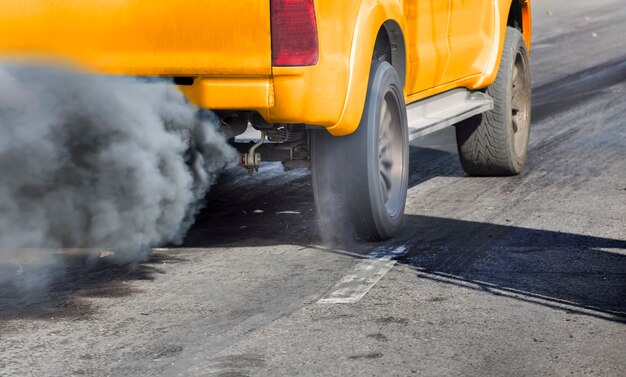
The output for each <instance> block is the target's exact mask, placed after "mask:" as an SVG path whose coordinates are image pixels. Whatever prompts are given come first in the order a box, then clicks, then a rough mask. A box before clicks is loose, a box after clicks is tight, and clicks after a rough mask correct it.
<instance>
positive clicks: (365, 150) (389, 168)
mask: <svg viewBox="0 0 626 377" xmlns="http://www.w3.org/2000/svg"><path fill="white" fill-rule="evenodd" d="M311 169H312V176H313V192H314V195H315V202H316V204H317V210H318V214H319V216H320V219H321V222H322V225H323V231H324V232H328V231H330V232H336V234H337V235H342V234H343V235H345V234H346V233H348V234H349V235H350V236H356V237H357V238H360V239H365V240H369V241H377V240H384V239H388V238H390V237H392V236H393V234H394V233H395V232H396V231H397V230H398V228H399V226H400V223H401V221H402V217H403V214H404V205H405V201H406V192H407V187H408V128H407V117H406V108H405V104H404V95H403V88H402V82H401V80H400V77H399V76H398V73H397V72H396V70H395V69H394V68H393V67H392V66H391V65H390V64H389V63H387V62H381V61H377V60H375V61H373V62H372V68H371V72H370V77H369V86H368V90H367V98H366V102H365V108H364V110H363V116H362V118H361V122H360V124H359V127H358V129H357V130H356V132H354V133H353V134H351V135H347V136H337V137H335V136H332V135H330V134H329V133H328V132H327V131H326V130H316V131H313V132H312V137H311Z"/></svg>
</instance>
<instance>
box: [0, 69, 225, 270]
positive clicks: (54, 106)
mask: <svg viewBox="0 0 626 377" xmlns="http://www.w3.org/2000/svg"><path fill="white" fill-rule="evenodd" d="M196 113H197V109H196V108H194V107H193V106H191V105H189V104H188V103H187V102H186V100H185V99H184V97H183V95H182V94H181V93H180V92H179V91H178V90H177V89H176V88H175V87H174V86H173V85H171V84H167V83H141V82H137V81H134V80H130V79H120V78H114V79H112V78H107V77H99V76H87V75H80V74H72V73H68V72H65V71H59V70H50V69H42V68H23V67H13V66H4V67H0V262H2V259H4V260H5V262H6V260H7V259H10V258H13V257H15V256H16V255H17V254H18V253H19V250H22V249H25V248H28V249H32V248H37V249H47V250H50V249H56V248H64V247H72V248H93V249H108V250H114V251H115V255H116V256H117V257H118V258H121V259H122V260H133V259H136V258H138V257H140V256H141V255H142V254H143V253H144V252H145V251H146V250H147V249H148V248H150V247H152V246H155V245H160V244H164V243H169V242H179V241H181V240H182V237H183V236H184V234H185V232H186V231H187V229H188V228H189V226H190V225H191V224H192V222H193V216H194V215H195V213H196V212H197V211H198V209H199V208H200V206H201V203H202V199H203V198H204V196H205V194H206V192H207V191H208V189H209V187H210V186H211V184H213V183H214V181H215V180H216V178H217V174H218V173H219V172H220V170H221V169H223V168H224V167H225V166H227V165H229V164H231V163H233V162H235V161H236V160H237V154H236V152H235V151H234V150H233V149H232V148H231V147H230V146H229V145H228V144H227V142H226V140H225V138H224V137H223V136H222V135H221V133H220V132H219V131H218V129H217V128H216V127H217V126H216V124H217V122H216V121H210V120H207V118H206V117H202V119H200V118H199V117H197V116H196ZM4 278H6V276H5V277H4ZM2 279H3V277H0V280H2Z"/></svg>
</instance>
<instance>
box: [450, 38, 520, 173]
mask: <svg viewBox="0 0 626 377" xmlns="http://www.w3.org/2000/svg"><path fill="white" fill-rule="evenodd" d="M487 94H489V95H490V96H491V97H492V98H493V101H494V108H493V110H491V111H488V112H486V113H484V114H481V115H477V116H475V117H473V118H470V119H468V120H466V121H464V122H461V123H459V124H458V125H457V126H456V138H457V145H458V150H459V157H460V159H461V165H462V166H463V169H464V170H465V171H466V172H467V173H468V174H470V175H478V176H485V175H491V176H506V175H516V174H519V173H521V171H522V169H523V168H524V165H525V163H526V157H527V155H528V135H529V132H530V105H531V95H530V94H531V93H530V69H529V64H528V52H527V51H526V44H525V43H524V38H523V37H522V33H520V31H519V30H517V29H514V28H511V27H509V28H507V33H506V40H505V44H504V51H503V53H502V62H501V63H500V68H499V70H498V76H497V78H496V81H495V82H494V83H493V84H492V85H491V86H490V87H489V88H487Z"/></svg>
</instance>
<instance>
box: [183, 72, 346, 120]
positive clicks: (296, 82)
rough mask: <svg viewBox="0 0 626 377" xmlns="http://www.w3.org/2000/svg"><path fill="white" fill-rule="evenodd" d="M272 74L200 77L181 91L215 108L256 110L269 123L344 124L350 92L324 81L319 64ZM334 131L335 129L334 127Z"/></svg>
mask: <svg viewBox="0 0 626 377" xmlns="http://www.w3.org/2000/svg"><path fill="white" fill-rule="evenodd" d="M273 70H274V73H275V74H274V75H273V76H270V77H216V76H208V77H206V76H205V77H196V78H195V80H194V83H193V85H188V86H187V85H181V86H179V88H180V90H181V91H182V92H183V93H184V94H185V95H186V96H187V98H188V99H189V100H190V101H191V102H192V103H194V104H195V105H197V106H200V107H202V108H206V109H211V110H254V111H257V112H258V113H259V114H260V115H261V116H262V117H263V118H264V119H265V120H266V121H267V122H268V123H272V124H274V123H292V124H301V123H304V124H308V125H314V126H322V127H326V128H333V127H335V126H336V125H337V124H339V123H340V121H341V118H342V110H343V106H344V104H345V99H346V92H345V90H340V88H339V87H337V86H336V83H335V84H334V85H335V86H334V89H335V90H331V89H330V88H332V85H331V83H330V82H328V83H325V82H320V80H319V79H318V77H319V75H318V72H319V68H318V67H280V68H279V67H274V69H273ZM331 132H332V130H331Z"/></svg>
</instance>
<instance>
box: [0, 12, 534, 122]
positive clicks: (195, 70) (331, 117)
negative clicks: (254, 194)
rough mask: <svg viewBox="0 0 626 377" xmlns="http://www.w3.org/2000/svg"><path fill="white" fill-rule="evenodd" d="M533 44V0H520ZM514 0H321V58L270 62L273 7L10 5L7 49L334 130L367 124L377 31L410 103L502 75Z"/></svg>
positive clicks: (1, 32)
mask: <svg viewBox="0 0 626 377" xmlns="http://www.w3.org/2000/svg"><path fill="white" fill-rule="evenodd" d="M521 3H522V5H523V12H522V13H523V16H524V17H523V28H524V37H525V39H526V42H527V44H528V47H529V48H530V35H531V20H530V1H529V0H522V1H521ZM510 6H511V0H360V1H337V0H316V1H315V11H316V19H317V26H318V39H319V60H318V62H317V64H316V65H314V66H310V67H272V61H271V60H272V58H271V53H272V46H271V20H270V0H228V1H223V0H185V1H179V0H158V1H148V0H5V1H2V2H0V54H1V55H2V56H3V57H5V58H16V57H17V58H18V59H23V58H24V57H27V58H28V59H31V58H33V57H41V58H46V59H54V60H61V61H67V62H70V63H71V64H77V65H79V66H81V67H85V68H86V69H89V70H93V71H96V72H101V73H109V74H124V75H155V76H192V77H194V78H195V81H194V85H192V86H181V90H183V92H184V93H185V94H186V95H187V97H188V98H189V99H190V100H191V101H192V102H194V103H196V104H197V105H199V106H202V107H205V108H209V109H216V110H218V109H229V110H256V111H258V112H259V114H260V115H261V116H263V118H265V119H266V120H267V121H268V122H270V123H306V124H310V125H319V126H324V127H327V128H328V130H329V131H330V132H331V133H332V134H334V135H345V134H349V133H351V132H353V131H354V130H355V129H356V127H357V126H358V124H359V121H360V118H361V114H362V112H363V106H364V103H365V96H366V91H367V85H368V77H369V68H370V62H371V58H372V52H373V50H374V44H375V41H376V37H377V35H378V31H379V30H380V28H381V26H382V25H383V24H384V23H385V22H390V21H392V22H394V25H397V27H398V29H399V31H400V32H401V34H402V36H403V40H404V46H395V47H396V48H404V49H405V50H406V62H404V63H405V64H404V65H403V66H404V67H406V72H405V96H406V101H407V103H409V102H413V101H416V100H419V99H422V98H426V97H429V96H432V95H434V94H438V93H441V92H444V91H447V90H450V89H453V88H456V87H467V88H469V89H480V88H484V87H486V86H488V85H490V84H491V83H492V82H493V81H494V80H495V77H496V74H497V67H498V65H499V62H500V55H501V51H502V47H503V45H504V35H505V34H506V26H507V18H508V15H509V9H510Z"/></svg>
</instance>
